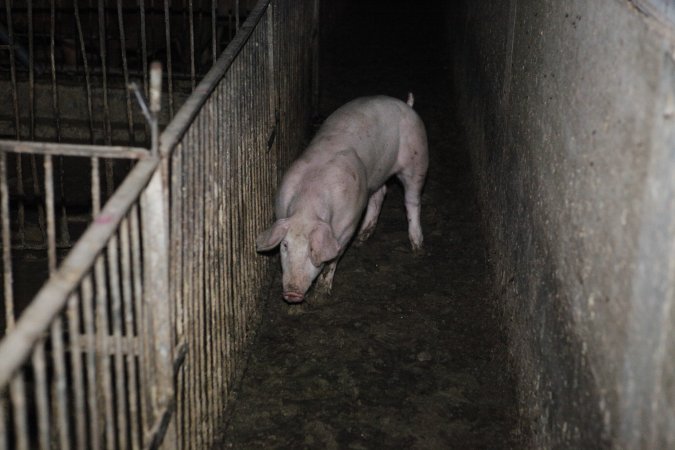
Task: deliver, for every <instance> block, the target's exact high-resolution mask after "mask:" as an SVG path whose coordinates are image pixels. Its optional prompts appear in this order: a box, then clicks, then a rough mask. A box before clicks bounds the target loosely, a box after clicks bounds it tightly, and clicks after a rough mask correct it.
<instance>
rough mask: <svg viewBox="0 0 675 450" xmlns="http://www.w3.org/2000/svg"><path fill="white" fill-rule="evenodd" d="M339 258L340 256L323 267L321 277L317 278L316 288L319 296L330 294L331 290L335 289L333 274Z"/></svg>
mask: <svg viewBox="0 0 675 450" xmlns="http://www.w3.org/2000/svg"><path fill="white" fill-rule="evenodd" d="M338 259H339V258H336V259H334V260H333V261H331V262H330V263H328V265H327V266H326V267H324V268H323V271H322V272H321V275H319V278H318V279H317V280H316V286H314V290H315V292H316V293H317V295H318V296H321V297H325V296H328V295H330V292H331V290H332V289H333V276H334V275H335V269H336V268H337V263H338Z"/></svg>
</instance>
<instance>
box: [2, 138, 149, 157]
mask: <svg viewBox="0 0 675 450" xmlns="http://www.w3.org/2000/svg"><path fill="white" fill-rule="evenodd" d="M0 152H13V153H29V154H36V155H62V156H81V157H95V158H120V159H144V158H147V157H148V156H150V152H149V151H148V149H145V148H142V147H125V146H119V145H118V146H110V145H86V144H65V143H59V144H55V143H49V142H27V141H9V140H3V139H0Z"/></svg>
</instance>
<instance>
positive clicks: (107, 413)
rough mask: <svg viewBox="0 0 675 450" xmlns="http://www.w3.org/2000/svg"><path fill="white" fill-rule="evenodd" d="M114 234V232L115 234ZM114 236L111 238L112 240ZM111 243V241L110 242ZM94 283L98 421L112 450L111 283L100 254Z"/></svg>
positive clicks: (95, 265) (113, 437)
mask: <svg viewBox="0 0 675 450" xmlns="http://www.w3.org/2000/svg"><path fill="white" fill-rule="evenodd" d="M113 233H114V232H113ZM113 237H114V234H112V235H111V236H110V239H111V240H112V239H113ZM108 242H111V241H108ZM94 274H95V277H94V281H95V286H96V294H95V305H96V314H95V315H96V355H97V356H98V364H97V365H96V368H97V370H96V374H97V383H98V384H97V385H96V386H97V389H96V396H97V398H98V400H99V405H100V404H101V403H102V404H103V416H102V417H101V416H99V418H98V420H100V421H101V425H102V427H103V429H104V430H105V442H106V448H108V449H109V450H112V449H114V448H115V416H114V412H113V411H114V407H113V399H112V396H113V386H112V376H111V370H110V356H109V355H110V349H109V346H108V344H109V342H110V341H109V339H107V337H108V335H109V333H110V325H109V319H108V307H109V306H110V305H109V295H108V286H107V282H108V281H109V280H108V279H107V277H106V274H105V261H104V256H103V255H102V254H99V256H98V257H97V258H96V262H95V263H94Z"/></svg>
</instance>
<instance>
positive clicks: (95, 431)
mask: <svg viewBox="0 0 675 450" xmlns="http://www.w3.org/2000/svg"><path fill="white" fill-rule="evenodd" d="M82 320H83V321H84V339H85V346H84V362H85V366H86V371H87V412H88V414H89V421H88V425H89V445H88V446H87V447H88V448H92V449H93V448H102V447H101V441H100V439H101V436H100V431H99V430H100V425H101V422H100V418H99V403H98V396H97V394H98V392H97V391H98V387H99V385H98V382H97V371H98V370H100V369H98V364H97V363H96V332H95V328H94V288H93V286H92V280H91V275H88V276H87V277H86V278H85V279H84V280H82ZM77 332H79V330H77Z"/></svg>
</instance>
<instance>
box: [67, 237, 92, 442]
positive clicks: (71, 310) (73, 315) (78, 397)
mask: <svg viewBox="0 0 675 450" xmlns="http://www.w3.org/2000/svg"><path fill="white" fill-rule="evenodd" d="M76 245H77V244H76ZM80 298H81V297H79V295H78V294H75V293H73V294H70V295H69V296H68V303H67V311H66V317H67V319H68V339H69V341H70V367H71V373H72V377H73V378H72V391H73V396H74V403H75V414H74V420H75V440H76V442H77V449H78V450H85V449H86V448H88V445H87V427H86V415H85V407H84V404H85V403H84V401H85V400H84V397H85V395H84V394H85V392H84V391H85V387H84V372H83V370H82V355H81V354H80V351H79V348H80V345H81V344H80V336H81V333H82V332H81V331H80V308H79V306H80V303H81V302H80V301H79V300H80ZM64 448H68V447H64Z"/></svg>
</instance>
